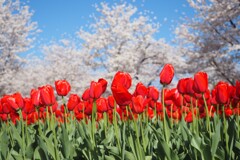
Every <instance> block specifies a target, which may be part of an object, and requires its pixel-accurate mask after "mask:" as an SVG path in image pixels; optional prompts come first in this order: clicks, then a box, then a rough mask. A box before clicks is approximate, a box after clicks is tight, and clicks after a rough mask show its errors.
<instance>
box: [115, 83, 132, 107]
mask: <svg viewBox="0 0 240 160" xmlns="http://www.w3.org/2000/svg"><path fill="white" fill-rule="evenodd" d="M111 89H112V93H113V97H114V99H115V100H116V102H117V104H118V105H120V106H126V105H129V104H130V103H131V100H132V95H131V94H130V93H129V92H128V90H127V88H124V87H123V86H122V85H118V86H114V87H112V88H111Z"/></svg>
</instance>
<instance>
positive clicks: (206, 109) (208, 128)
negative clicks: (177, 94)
mask: <svg viewBox="0 0 240 160" xmlns="http://www.w3.org/2000/svg"><path fill="white" fill-rule="evenodd" d="M202 97H203V101H204V106H205V111H206V123H207V124H206V126H207V131H208V133H209V135H210V137H211V127H210V117H209V112H208V105H207V101H206V98H205V96H204V93H202Z"/></svg>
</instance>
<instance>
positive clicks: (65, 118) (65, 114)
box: [62, 96, 68, 128]
mask: <svg viewBox="0 0 240 160" xmlns="http://www.w3.org/2000/svg"><path fill="white" fill-rule="evenodd" d="M62 102H63V106H64V116H63V118H64V127H65V128H67V117H66V116H67V112H68V108H67V105H66V103H65V99H64V96H62Z"/></svg>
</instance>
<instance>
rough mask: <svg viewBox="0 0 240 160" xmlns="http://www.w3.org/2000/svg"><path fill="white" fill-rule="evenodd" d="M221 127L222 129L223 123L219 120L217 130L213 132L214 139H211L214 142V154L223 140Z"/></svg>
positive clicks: (212, 148) (212, 147)
mask: <svg viewBox="0 0 240 160" xmlns="http://www.w3.org/2000/svg"><path fill="white" fill-rule="evenodd" d="M220 129H221V123H220V122H218V123H217V125H216V128H215V132H214V133H213V135H212V139H211V143H212V146H211V153H212V155H213V156H214V155H215V153H216V151H217V148H218V143H219V142H220V140H221V136H220Z"/></svg>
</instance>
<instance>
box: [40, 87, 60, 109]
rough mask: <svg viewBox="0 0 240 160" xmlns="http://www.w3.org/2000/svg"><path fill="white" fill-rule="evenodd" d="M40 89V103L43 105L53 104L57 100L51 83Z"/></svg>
mask: <svg viewBox="0 0 240 160" xmlns="http://www.w3.org/2000/svg"><path fill="white" fill-rule="evenodd" d="M38 89H39V91H40V104H41V105H43V106H49V105H53V104H54V103H55V102H56V99H55V96H54V90H53V87H52V86H50V85H46V86H42V87H39V88H38Z"/></svg>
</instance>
